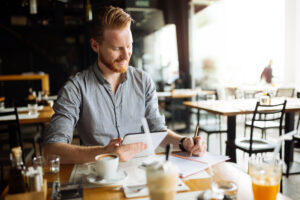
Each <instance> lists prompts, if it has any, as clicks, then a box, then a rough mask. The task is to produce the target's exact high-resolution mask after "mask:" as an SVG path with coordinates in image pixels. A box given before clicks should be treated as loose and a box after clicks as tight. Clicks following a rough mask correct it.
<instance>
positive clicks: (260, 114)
mask: <svg viewBox="0 0 300 200" xmlns="http://www.w3.org/2000/svg"><path fill="white" fill-rule="evenodd" d="M286 102H287V101H286V100H284V101H283V102H281V103H276V104H268V105H265V104H261V103H260V102H257V103H256V106H255V110H254V113H253V117H252V121H251V129H250V151H252V143H253V130H254V125H255V123H257V122H258V123H260V122H264V123H269V122H279V135H280V136H281V135H282V122H283V117H284V113H285V107H286Z"/></svg>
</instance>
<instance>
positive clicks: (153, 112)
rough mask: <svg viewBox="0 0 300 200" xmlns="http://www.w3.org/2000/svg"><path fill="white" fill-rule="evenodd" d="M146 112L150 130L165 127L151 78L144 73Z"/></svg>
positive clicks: (159, 129)
mask: <svg viewBox="0 0 300 200" xmlns="http://www.w3.org/2000/svg"><path fill="white" fill-rule="evenodd" d="M145 85H146V88H145V89H146V102H145V104H146V112H145V116H146V119H147V122H148V125H149V129H150V130H151V131H161V130H164V129H166V128H167V127H166V125H165V117H164V116H162V115H161V114H160V113H159V107H158V98H157V94H156V88H155V84H154V82H153V80H152V79H151V78H150V77H149V75H147V74H146V84H145Z"/></svg>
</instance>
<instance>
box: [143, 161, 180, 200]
mask: <svg viewBox="0 0 300 200" xmlns="http://www.w3.org/2000/svg"><path fill="white" fill-rule="evenodd" d="M177 181H178V169H177V167H176V166H175V165H173V164H172V163H170V162H162V163H155V164H153V165H150V166H148V167H147V186H148V188H149V195H150V199H151V200H174V199H175V195H176V187H177Z"/></svg>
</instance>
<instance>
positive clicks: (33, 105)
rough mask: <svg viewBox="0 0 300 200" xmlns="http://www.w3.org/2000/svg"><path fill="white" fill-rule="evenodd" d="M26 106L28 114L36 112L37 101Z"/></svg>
mask: <svg viewBox="0 0 300 200" xmlns="http://www.w3.org/2000/svg"><path fill="white" fill-rule="evenodd" d="M27 107H28V115H36V114H38V104H37V103H30V104H28V105H27Z"/></svg>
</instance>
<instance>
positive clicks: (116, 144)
mask: <svg viewBox="0 0 300 200" xmlns="http://www.w3.org/2000/svg"><path fill="white" fill-rule="evenodd" d="M122 140H123V139H122V138H119V139H112V140H111V141H110V142H109V144H108V145H107V146H105V149H106V152H108V153H116V154H118V155H119V159H120V161H122V162H126V161H129V160H130V159H131V158H133V157H134V156H135V155H136V154H138V153H140V152H142V151H143V150H145V149H146V148H147V145H146V144H145V143H142V142H137V143H132V144H125V145H121V143H122Z"/></svg>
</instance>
